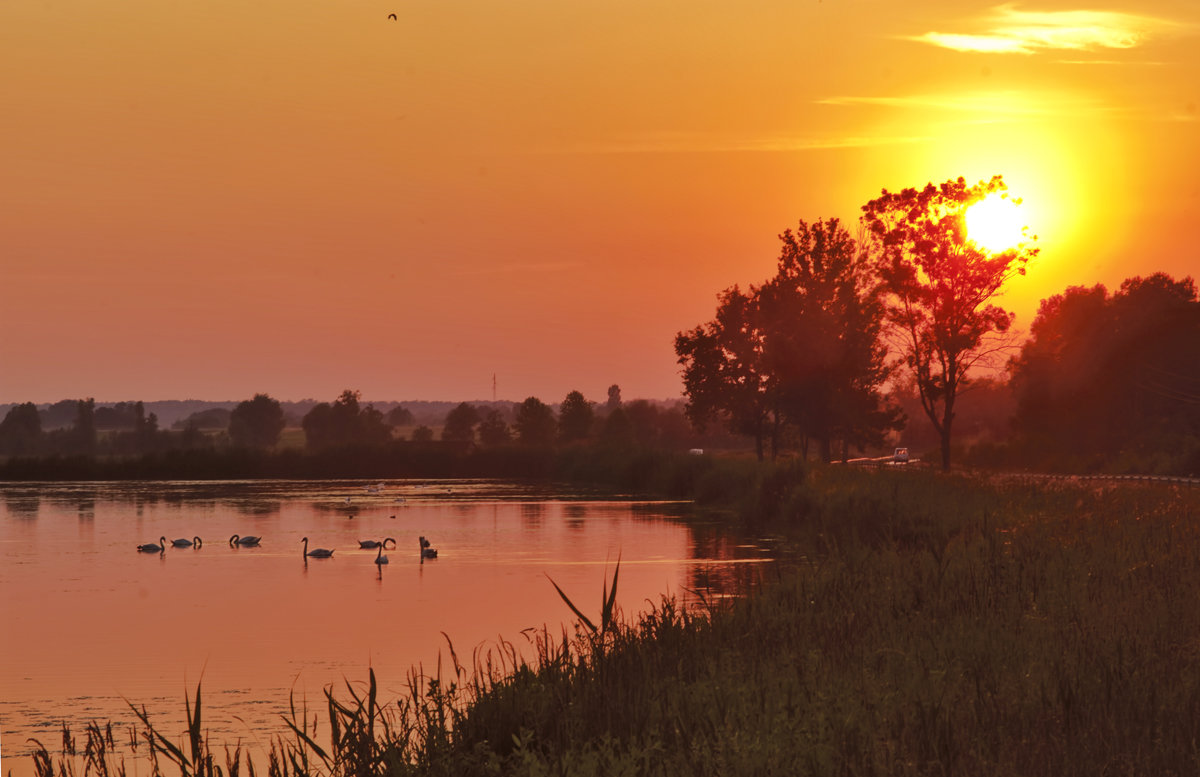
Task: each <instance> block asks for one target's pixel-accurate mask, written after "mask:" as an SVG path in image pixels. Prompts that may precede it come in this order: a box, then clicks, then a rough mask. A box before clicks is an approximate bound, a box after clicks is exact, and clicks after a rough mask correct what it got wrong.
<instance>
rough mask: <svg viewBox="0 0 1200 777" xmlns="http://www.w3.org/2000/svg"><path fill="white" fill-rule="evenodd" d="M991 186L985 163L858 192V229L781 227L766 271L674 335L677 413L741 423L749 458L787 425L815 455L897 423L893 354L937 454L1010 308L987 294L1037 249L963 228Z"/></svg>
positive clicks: (996, 187) (734, 425)
mask: <svg viewBox="0 0 1200 777" xmlns="http://www.w3.org/2000/svg"><path fill="white" fill-rule="evenodd" d="M1004 190H1005V185H1004V182H1003V180H1002V179H1001V178H1000V177H999V176H997V177H995V178H993V179H992V180H991V181H987V182H980V183H978V184H976V185H974V186H967V185H966V182H965V181H964V180H963V179H962V178H959V179H957V180H954V181H947V182H946V183H944V184H942V185H941V186H934V185H933V184H929V185H928V186H926V187H925V188H924V189H921V190H917V189H905V190H903V191H901V192H898V193H889V192H887V191H886V190H885V191H884V192H883V193H882V195H881V196H880V197H879V198H877V199H875V200H872V201H871V202H869V203H867V204H866V205H865V206H863V217H862V221H861V228H862V237H861V238H860V239H859V240H854V239H852V238H851V237H850V234H849V232H848V231H847V230H846V229H845V228H844V227H843V226H842V225H841V224H840V223H839V222H838V220H837V219H831V220H829V221H817V222H816V223H814V224H807V223H805V222H804V221H801V222H800V225H799V228H798V229H797V230H796V231H795V232H794V233H793V232H792V231H791V230H787V231H785V232H784V233H783V234H782V235H780V240H781V241H782V243H783V248H782V250H781V252H780V255H779V262H778V268H777V272H776V274H775V277H774V278H771V279H770V280H768V281H767V282H765V283H764V284H762V285H761V286H752V287H751V288H750V290H749V292H743V291H741V290H740V289H739V288H738V287H737V286H734V287H733V288H731V289H728V290H726V291H725V292H723V293H722V294H721V295H720V296H719V300H720V304H719V305H718V308H717V316H716V318H715V319H714V320H712V321H711V322H709V323H707V324H704V325H701V326H698V327H696V328H695V329H692V330H689V331H686V332H680V333H679V334H678V335H677V336H676V339H675V352H676V354H677V356H678V357H679V362H680V364H681V365H683V368H684V369H683V378H684V391H685V393H686V394H687V397H688V415H689V417H690V418H691V419H692V421H693V422H694V423H696V424H699V425H703V424H705V423H707V422H709V421H711V420H714V419H721V420H723V421H724V422H725V423H726V424H727V425H728V426H729V428H730V429H733V430H735V431H738V432H740V433H742V434H747V435H750V436H752V437H753V438H754V439H755V443H756V449H757V451H758V453H759V456H760V458H761V457H762V455H763V450H764V442H765V441H769V442H770V444H771V453H772V455H773V456H774V455H775V454H777V453H778V450H779V446H780V444H781V442H783V441H785V440H788V439H794V440H796V441H797V444H798V447H799V448H800V450H801V452H802V453H803V454H804V455H807V449H808V444H809V441H814V442H816V443H817V445H818V447H819V454H820V456H821V458H822V459H824V460H826V461H828V460H829V459H830V458H831V457H832V454H833V450H834V448H835V446H836V444H838V443H840V447H841V450H842V453H843V455H845V453H846V452H847V451H848V449H849V448H852V447H853V448H856V449H860V450H861V449H863V448H864V447H866V446H870V445H879V444H881V443H882V442H883V441H884V439H885V438H886V435H887V434H888V433H889V432H890V431H892V430H895V429H897V428H899V427H900V426H901V424H902V415H901V413H900V412H899V411H898V409H897V407H896V406H895V405H894V403H892V402H890V401H889V399H888V396H887V393H886V392H885V387H887V386H895V385H897V384H898V383H899V382H901V381H902V380H903V377H902V376H901V375H898V374H897V373H896V370H895V368H896V367H900V366H902V367H903V368H905V370H906V372H907V375H908V376H910V378H911V382H912V384H913V385H914V386H915V388H916V393H917V396H918V397H919V399H920V405H921V409H922V411H923V412H924V414H925V416H926V417H927V418H928V419H929V421H930V422H931V424H932V425H933V427H934V429H935V430H936V432H937V434H938V438H939V447H940V448H941V458H942V465H943V467H946V468H949V466H950V456H951V440H952V432H953V423H954V419H955V403H956V401H957V398H958V395H959V393H960V392H961V391H962V390H963V389H964V388H965V387H966V386H967V385H968V384H969V383H970V380H971V378H970V377H969V374H968V373H969V371H970V370H971V368H972V367H973V366H975V365H977V364H979V363H980V361H981V360H984V359H986V358H987V357H988V356H989V355H990V354H993V353H995V352H996V348H997V347H999V346H1002V345H1003V343H1002V342H1000V341H999V340H998V338H1002V337H1003V335H1004V334H1005V333H1006V332H1007V331H1008V329H1009V326H1010V324H1011V321H1012V315H1011V314H1010V313H1008V312H1006V311H1004V310H1002V309H1001V308H999V307H998V306H996V305H994V304H992V299H993V298H994V297H995V296H996V294H997V292H999V290H1000V288H1001V286H1002V285H1003V284H1004V282H1005V281H1006V280H1007V279H1008V278H1010V277H1011V276H1012V275H1013V274H1014V273H1024V267H1025V264H1026V263H1027V262H1028V261H1029V259H1030V258H1032V257H1033V256H1035V255H1036V253H1037V249H1035V248H1033V247H1032V246H1030V245H1028V244H1024V245H1020V246H1016V247H1013V248H1011V249H1008V250H1005V251H1002V252H997V253H992V252H989V251H987V250H985V249H983V248H981V247H980V246H978V245H977V244H976V243H975V242H974V241H972V240H970V239H968V237H967V234H966V226H965V215H966V211H967V209H968V208H969V207H970V206H971V205H973V204H975V203H977V202H979V201H980V200H982V199H983V198H985V197H987V196H989V195H991V194H996V193H999V192H1002V191H1004ZM889 356H891V357H894V358H893V359H891V360H890V359H889Z"/></svg>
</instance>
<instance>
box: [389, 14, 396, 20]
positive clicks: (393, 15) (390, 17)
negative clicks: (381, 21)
mask: <svg viewBox="0 0 1200 777" xmlns="http://www.w3.org/2000/svg"><path fill="white" fill-rule="evenodd" d="M388 18H389V19H395V18H396V14H394V13H390V14H388Z"/></svg>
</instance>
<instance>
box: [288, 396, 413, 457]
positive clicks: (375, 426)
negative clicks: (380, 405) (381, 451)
mask: <svg viewBox="0 0 1200 777" xmlns="http://www.w3.org/2000/svg"><path fill="white" fill-rule="evenodd" d="M360 396H361V395H360V393H359V392H357V391H352V390H350V389H346V390H345V391H343V392H342V394H341V396H339V397H338V398H337V400H335V401H334V402H333V404H329V403H327V402H322V403H321V404H319V405H316V406H315V407H313V409H312V410H309V411H308V413H307V414H306V415H305V416H304V419H303V420H302V421H301V426H303V427H304V436H305V444H306V446H307V447H308V448H309V449H310V450H320V449H322V448H336V447H340V446H347V445H377V444H379V443H383V442H386V441H388V440H390V439H391V436H392V433H391V429H389V428H388V426H387V424H385V423H384V421H383V413H381V412H379V411H378V410H376V409H375V408H374V407H373V406H371V405H367V406H366V407H361V408H360V407H359V398H360Z"/></svg>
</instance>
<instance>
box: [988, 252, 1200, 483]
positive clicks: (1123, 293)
mask: <svg viewBox="0 0 1200 777" xmlns="http://www.w3.org/2000/svg"><path fill="white" fill-rule="evenodd" d="M1010 369H1011V381H1010V382H1011V387H1012V391H1013V395H1014V397H1015V399H1016V404H1017V407H1016V417H1015V431H1016V433H1017V440H1016V441H1015V443H1016V444H1015V446H1014V448H1015V450H1014V454H1015V455H1016V456H1018V457H1020V458H1021V459H1023V460H1024V461H1026V462H1028V463H1031V464H1035V465H1039V466H1051V467H1055V468H1062V469H1070V470H1088V469H1095V468H1097V467H1098V466H1103V462H1117V463H1118V468H1139V467H1140V468H1143V469H1145V468H1148V469H1149V470H1150V471H1175V472H1180V473H1184V474H1196V473H1200V299H1198V298H1197V290H1196V285H1195V283H1194V281H1193V280H1192V279H1191V278H1184V279H1183V280H1175V279H1173V278H1171V277H1169V276H1167V275H1165V274H1162V273H1157V274H1154V275H1151V276H1149V277H1147V278H1130V279H1128V280H1126V281H1125V282H1124V283H1122V284H1121V287H1120V289H1119V290H1118V291H1117V292H1116V293H1114V294H1111V295H1110V294H1109V293H1108V291H1107V290H1106V289H1105V288H1104V287H1103V286H1099V285H1098V286H1093V287H1092V288H1083V287H1072V288H1069V289H1067V290H1066V291H1065V292H1064V293H1062V294H1058V295H1055V296H1053V297H1050V298H1049V299H1046V300H1043V301H1042V303H1041V306H1040V308H1039V310H1038V314H1037V318H1036V320H1035V321H1034V322H1033V326H1032V329H1031V336H1030V338H1029V340H1028V341H1027V342H1026V343H1025V344H1024V346H1023V347H1022V348H1021V351H1020V354H1019V355H1018V356H1017V357H1016V358H1014V359H1013V361H1012V364H1011V367H1010Z"/></svg>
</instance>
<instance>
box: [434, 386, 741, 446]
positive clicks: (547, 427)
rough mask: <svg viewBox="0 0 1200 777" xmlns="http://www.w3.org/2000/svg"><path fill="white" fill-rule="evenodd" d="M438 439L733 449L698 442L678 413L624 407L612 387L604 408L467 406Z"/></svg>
mask: <svg viewBox="0 0 1200 777" xmlns="http://www.w3.org/2000/svg"><path fill="white" fill-rule="evenodd" d="M442 439H443V440H446V441H453V442H459V443H475V444H479V445H483V446H488V447H495V446H502V445H509V444H516V445H521V446H526V447H547V446H554V445H580V444H589V443H600V444H604V445H607V446H615V447H628V446H633V445H638V446H642V447H658V448H666V449H680V448H686V447H695V446H698V445H704V444H713V443H715V444H717V445H722V446H729V445H736V444H737V443H736V440H733V439H732V438H729V437H720V438H719V439H718V438H717V437H715V436H711V435H710V436H708V437H699V436H697V434H696V433H695V432H694V431H693V430H692V429H691V428H690V425H689V424H688V422H687V419H686V417H685V415H684V412H683V410H682V408H681V407H680V406H679V405H678V404H676V405H674V406H671V405H668V406H665V407H664V406H660V405H658V404H655V403H653V402H650V401H647V400H644V399H638V400H634V401H632V402H628V403H625V402H623V401H622V400H621V387H620V386H618V385H616V384H613V385H612V386H609V388H608V397H607V400H606V401H605V402H604V403H603V404H599V403H596V402H591V401H589V400H588V399H587V398H585V397H584V395H583V393H582V392H580V391H571V392H569V393H568V394H567V396H566V397H565V398H564V399H563V401H562V402H561V403H560V404H559V405H558V406H557V411H556V409H555V407H554V406H552V405H549V404H547V403H545V402H543V401H542V400H541V399H539V398H537V397H529V398H527V399H526V400H525V401H524V402H520V403H517V404H516V405H515V406H514V407H513V408H512V410H511V412H505V411H504V410H502V409H500V408H496V407H491V408H486V409H481V408H479V407H476V406H475V405H472V404H470V403H467V402H463V403H460V404H459V405H458V406H456V407H455V408H453V409H452V410H451V411H450V412H449V413H448V414H447V415H446V418H445V423H444V425H443V427H442Z"/></svg>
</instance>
